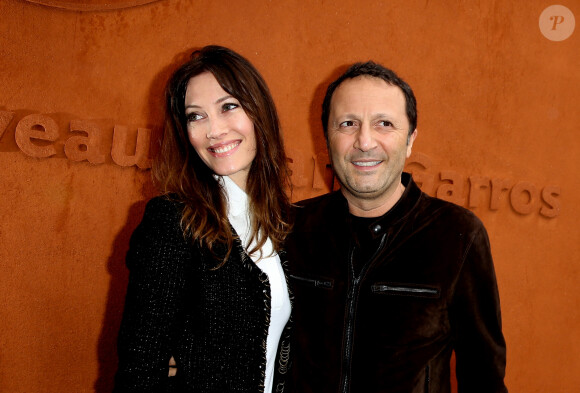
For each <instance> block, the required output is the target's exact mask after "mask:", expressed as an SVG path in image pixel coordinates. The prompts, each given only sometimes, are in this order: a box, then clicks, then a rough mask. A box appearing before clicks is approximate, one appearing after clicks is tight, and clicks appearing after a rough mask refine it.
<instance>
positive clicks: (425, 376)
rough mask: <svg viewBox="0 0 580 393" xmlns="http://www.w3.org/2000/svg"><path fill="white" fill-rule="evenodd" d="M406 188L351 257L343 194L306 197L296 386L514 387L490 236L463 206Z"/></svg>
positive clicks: (339, 389)
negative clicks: (357, 257)
mask: <svg viewBox="0 0 580 393" xmlns="http://www.w3.org/2000/svg"><path fill="white" fill-rule="evenodd" d="M403 184H404V185H405V186H406V190H405V193H404V194H403V196H402V198H401V199H400V200H399V202H398V203H397V204H396V205H395V206H394V207H393V208H392V209H391V210H390V211H389V212H387V213H386V214H385V215H384V216H382V217H378V218H377V219H376V220H375V221H374V222H372V223H371V224H370V225H369V226H368V231H370V234H371V236H372V237H374V238H375V239H376V242H375V244H377V246H376V250H374V252H372V251H371V252H369V253H368V255H370V259H369V260H368V261H366V262H364V261H363V262H364V263H362V264H361V266H360V267H359V269H353V266H352V260H351V258H352V255H353V252H356V250H355V246H354V241H353V237H352V235H351V234H352V232H351V230H350V225H349V224H348V223H349V220H350V218H349V213H348V206H347V203H346V200H345V199H344V197H343V196H342V194H341V193H340V192H335V193H332V194H328V195H324V196H322V197H318V198H314V199H312V200H308V201H304V202H302V203H300V206H299V207H297V208H296V222H295V227H294V233H293V235H292V236H291V237H290V239H289V241H288V260H289V262H290V277H291V282H292V284H293V290H294V295H295V301H294V307H295V308H294V316H293V318H294V334H295V342H294V347H293V348H294V349H293V385H294V391H295V392H299V393H310V392H312V393H325V392H332V393H363V392H364V393H378V392H381V393H383V392H401V393H415V392H422V393H423V392H430V393H443V392H445V393H447V392H450V365H449V362H450V357H451V354H452V351H455V352H456V359H457V369H456V375H457V380H458V389H459V393H477V392H481V393H483V392H485V393H499V392H502V393H504V392H507V389H506V387H505V385H504V381H503V380H504V373H505V359H506V358H505V357H506V348H505V341H504V337H503V334H502V331H501V317H500V305H499V296H498V290H497V285H496V278H495V272H494V267H493V262H492V258H491V253H490V247H489V241H488V237H487V233H486V231H485V228H484V227H483V225H482V223H481V222H480V221H479V219H477V217H475V215H474V214H472V213H471V212H469V211H468V210H466V209H464V208H462V207H459V206H456V205H453V204H451V203H448V202H445V201H442V200H439V199H435V198H432V197H429V196H428V195H426V194H424V193H422V192H421V191H420V189H419V188H418V187H417V186H416V185H415V183H414V182H413V180H412V179H411V177H410V175H408V174H403Z"/></svg>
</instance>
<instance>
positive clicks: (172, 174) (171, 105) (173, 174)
mask: <svg viewBox="0 0 580 393" xmlns="http://www.w3.org/2000/svg"><path fill="white" fill-rule="evenodd" d="M204 72H211V73H212V74H213V76H214V77H215V78H216V80H217V81H218V83H219V84H220V86H221V87H222V89H224V91H226V92H227V93H229V94H231V95H232V96H233V97H234V98H236V99H237V100H238V101H239V102H240V104H241V106H242V108H243V109H244V111H245V112H246V114H247V115H248V117H250V119H251V120H252V121H253V123H254V132H255V136H256V144H257V150H256V157H255V158H254V161H253V162H252V165H251V167H250V171H249V174H248V180H247V184H246V193H247V194H248V199H249V205H250V220H251V236H250V238H251V240H253V241H255V243H254V244H255V246H254V247H253V248H252V249H251V250H248V254H254V253H255V252H258V251H259V250H260V249H261V248H262V246H263V245H264V244H265V243H266V241H267V239H268V238H270V240H271V241H272V244H273V246H274V249H275V250H276V251H280V249H281V246H282V243H283V241H284V239H285V237H286V235H287V234H288V232H289V230H290V223H289V221H288V220H289V209H290V200H289V198H288V196H287V194H286V191H287V190H290V187H291V183H290V172H289V170H288V166H287V160H286V154H285V152H284V144H283V140H282V135H281V131H280V121H279V119H278V114H277V112H276V107H275V105H274V101H273V99H272V96H271V94H270V91H269V89H268V86H267V85H266V82H265V81H264V79H263V78H262V76H261V75H260V73H259V72H258V71H257V70H256V69H255V68H254V67H253V66H252V64H250V62H249V61H248V60H246V59H245V58H243V57H242V56H240V55H239V54H237V53H235V52H234V51H232V50H230V49H228V48H224V47H220V46H213V45H212V46H206V47H204V48H202V49H201V50H197V51H195V52H193V53H192V55H191V58H190V60H189V61H188V62H186V63H185V64H183V65H182V66H181V67H180V68H179V69H177V71H175V72H174V74H173V75H172V77H171V78H170V79H169V82H168V84H167V87H166V90H165V99H166V125H165V130H164V134H163V140H162V143H161V150H160V153H159V155H158V156H157V158H156V160H155V162H154V165H153V177H154V179H155V180H156V182H157V185H158V186H159V188H160V189H161V191H162V192H163V193H164V194H167V195H169V196H170V197H171V198H172V199H174V200H176V201H178V202H181V203H182V205H183V212H182V217H181V227H182V230H183V234H184V236H185V237H186V238H190V239H191V240H192V241H195V242H199V244H200V245H201V246H206V247H208V248H209V249H210V250H212V252H213V249H214V246H215V245H216V244H218V243H222V244H225V245H227V253H226V255H225V257H224V256H223V255H222V257H221V258H223V259H222V261H221V263H220V264H219V265H218V267H219V266H221V265H222V264H223V263H225V261H226V259H227V257H228V256H229V254H230V252H231V250H232V247H233V242H234V234H233V232H232V229H231V226H230V223H229V221H228V218H227V203H226V197H225V194H224V191H223V189H222V187H221V186H220V185H219V183H218V181H217V180H216V179H215V177H214V173H213V172H212V170H211V169H210V168H208V167H207V165H205V163H204V162H203V161H202V160H201V158H200V157H199V155H198V154H197V152H196V151H195V149H194V148H193V146H192V145H191V143H190V142H189V138H188V135H187V121H186V116H185V93H186V89H187V83H188V82H189V80H190V79H191V78H192V77H194V76H197V75H199V74H202V73H204ZM214 254H215V253H214Z"/></svg>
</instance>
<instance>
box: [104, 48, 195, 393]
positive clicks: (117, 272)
mask: <svg viewBox="0 0 580 393" xmlns="http://www.w3.org/2000/svg"><path fill="white" fill-rule="evenodd" d="M193 50H194V49H191V50H189V51H184V52H181V53H178V54H177V55H176V56H175V57H174V58H173V59H172V61H171V62H170V63H169V65H168V66H166V67H165V68H163V69H162V70H160V71H159V72H158V73H157V74H156V75H155V76H154V77H153V78H152V81H151V84H150V86H149V90H148V94H149V96H148V100H147V107H148V111H147V113H148V119H146V122H147V125H148V127H150V128H151V129H152V135H151V157H155V156H156V154H157V153H158V151H159V148H160V146H161V138H162V134H163V127H164V105H165V97H164V89H165V84H166V82H167V80H168V79H169V77H170V75H171V74H172V73H173V72H174V71H175V70H176V69H177V68H178V67H179V66H180V65H181V64H183V63H184V62H185V61H186V60H187V59H188V58H189V56H190V54H191V52H193ZM134 170H135V171H136V174H135V177H136V182H139V181H140V182H141V196H142V198H143V199H142V200H140V201H139V202H136V203H134V204H133V205H132V206H131V207H130V208H129V211H128V213H127V219H126V223H125V225H124V226H123V228H122V229H121V230H120V231H119V233H118V234H117V236H116V238H115V240H114V242H113V246H112V250H111V254H110V257H109V260H108V262H107V271H108V273H109V275H110V277H111V278H110V283H109V290H108V293H107V305H106V309H105V314H104V316H103V323H102V327H101V333H100V335H99V340H98V344H97V358H98V362H99V374H98V377H97V379H96V381H95V383H94V391H95V393H110V392H111V391H112V390H113V387H114V379H115V373H116V372H117V364H118V358H117V336H118V333H119V326H120V325H121V318H122V315H123V307H124V303H125V294H126V291H127V282H128V278H129V271H128V270H127V268H126V265H125V256H126V254H127V251H128V250H129V240H130V238H131V234H132V233H133V231H134V230H135V228H136V227H137V225H139V223H140V222H141V219H142V217H143V212H144V211H145V206H146V204H147V202H148V201H149V199H151V198H152V197H154V196H155V195H157V194H158V191H157V189H156V188H155V186H154V184H153V182H152V179H151V176H149V175H150V173H151V172H150V171H149V170H147V171H140V170H139V169H136V168H135V169H134Z"/></svg>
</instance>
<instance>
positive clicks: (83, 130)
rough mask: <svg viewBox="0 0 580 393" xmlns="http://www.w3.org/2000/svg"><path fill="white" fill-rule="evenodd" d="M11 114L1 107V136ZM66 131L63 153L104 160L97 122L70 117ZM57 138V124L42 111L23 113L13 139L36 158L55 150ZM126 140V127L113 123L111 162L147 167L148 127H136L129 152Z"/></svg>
mask: <svg viewBox="0 0 580 393" xmlns="http://www.w3.org/2000/svg"><path fill="white" fill-rule="evenodd" d="M13 117H14V113H13V112H7V111H0V138H2V136H3V135H4V133H5V132H6V129H7V128H8V125H9V124H10V122H11V121H12V118H13ZM69 131H70V132H71V133H72V135H71V136H69V138H68V139H67V140H66V141H65V143H64V154H65V155H66V157H67V158H68V159H69V160H71V161H84V160H87V161H88V162H90V163H91V164H102V163H104V162H105V155H104V154H102V153H101V148H102V145H103V144H104V141H103V139H104V136H103V131H102V129H101V128H100V127H99V126H98V125H96V124H95V123H94V122H91V121H89V120H71V121H70V129H69ZM59 138H60V130H59V126H58V124H57V123H56V122H55V121H54V119H53V118H51V117H50V116H47V115H42V114H32V115H28V116H25V117H23V118H22V119H21V120H20V121H19V122H18V124H17V125H16V129H15V131H14V139H15V140H16V144H17V145H18V147H19V148H20V150H21V151H22V152H23V153H24V154H26V155H28V156H30V157H35V158H47V157H52V156H54V155H56V154H58V153H59V152H58V151H57V149H56V147H55V143H54V142H56V141H57V140H58V139H59ZM129 142H130V141H129V129H128V127H125V126H119V125H115V127H114V130H113V141H112V145H111V158H112V160H113V162H114V163H115V164H117V165H120V166H133V165H136V166H137V167H139V168H141V169H147V168H150V167H151V159H150V158H149V150H150V144H151V130H149V129H147V128H138V129H137V136H136V143H135V150H134V152H133V153H132V154H128V153H127V151H126V150H127V146H128V143H129Z"/></svg>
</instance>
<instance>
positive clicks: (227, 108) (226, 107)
mask: <svg viewBox="0 0 580 393" xmlns="http://www.w3.org/2000/svg"><path fill="white" fill-rule="evenodd" d="M238 106H239V105H238V104H234V103H232V102H228V103H226V104H224V105H223V106H222V110H223V111H224V112H227V111H231V110H232V109H236V108H237V107H238Z"/></svg>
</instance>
